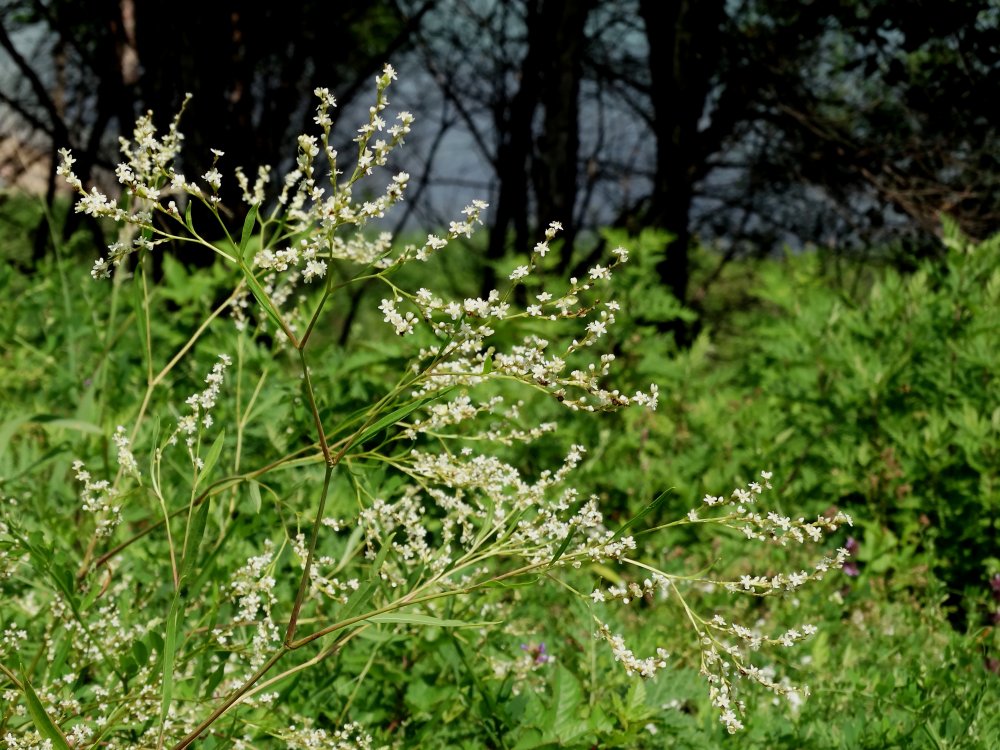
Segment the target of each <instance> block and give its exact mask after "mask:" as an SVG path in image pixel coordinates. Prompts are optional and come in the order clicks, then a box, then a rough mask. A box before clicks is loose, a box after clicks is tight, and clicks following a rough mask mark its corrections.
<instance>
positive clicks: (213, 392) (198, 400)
mask: <svg viewBox="0 0 1000 750" xmlns="http://www.w3.org/2000/svg"><path fill="white" fill-rule="evenodd" d="M232 363H233V360H232V358H231V357H230V356H229V355H228V354H220V355H219V361H218V362H216V363H215V364H214V365H213V366H212V371H211V372H210V373H208V375H206V376H205V382H206V383H207V384H208V386H207V387H206V388H205V389H204V390H202V391H200V392H198V393H193V394H191V395H190V396H188V397H187V398H186V399H185V400H184V403H185V404H187V405H188V407H189V408H190V409H191V412H190V413H189V414H185V415H184V416H182V417H181V418H180V419H178V420H177V429H176V430H175V431H174V433H173V434H172V435H171V436H170V438H169V440H168V441H167V442H168V444H169V445H174V444H176V442H177V436H178V435H183V437H184V444H185V445H186V446H187V449H188V454H189V455H190V457H191V463H192V464H193V465H194V466H195V467H196V468H197V469H199V470H201V469H202V468H204V466H205V462H204V461H203V460H202V459H201V457H200V456H198V454H197V447H198V438H199V436H200V434H201V431H202V430H207V429H208V428H210V427H211V426H212V425H213V424H214V419H213V417H212V409H213V408H215V403H216V400H217V399H218V398H219V393H220V392H221V390H222V384H223V381H224V380H225V372H226V368H227V367H229V366H230V365H231V364H232Z"/></svg>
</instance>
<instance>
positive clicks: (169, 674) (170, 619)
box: [160, 596, 181, 724]
mask: <svg viewBox="0 0 1000 750" xmlns="http://www.w3.org/2000/svg"><path fill="white" fill-rule="evenodd" d="M179 601H180V600H179V598H178V597H176V596H175V597H174V599H173V601H172V602H171V603H170V610H169V612H167V623H166V625H167V628H166V635H165V636H164V638H163V685H162V690H161V694H160V723H161V724H162V723H163V721H164V720H165V719H166V718H167V711H168V710H169V708H170V701H172V700H173V698H174V658H175V656H176V653H177V628H178V626H179V625H180V612H181V607H180V606H179Z"/></svg>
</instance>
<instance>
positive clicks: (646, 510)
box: [611, 487, 673, 541]
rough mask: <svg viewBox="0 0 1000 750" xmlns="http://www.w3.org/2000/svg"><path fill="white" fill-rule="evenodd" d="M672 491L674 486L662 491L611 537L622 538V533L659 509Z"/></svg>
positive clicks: (614, 538) (613, 538)
mask: <svg viewBox="0 0 1000 750" xmlns="http://www.w3.org/2000/svg"><path fill="white" fill-rule="evenodd" d="M672 491H673V488H672V487H671V488H670V489H666V490H664V491H663V492H661V493H660V494H659V495H657V496H656V498H655V499H654V500H653V502H651V503H650V504H649V505H647V506H646V507H645V508H643V509H642V510H640V511H639V512H638V513H636V514H635V515H634V516H632V518H630V519H629V520H628V521H626V522H625V523H623V524H622V525H621V526H620V527H619V529H618V531H616V532H615V533H614V536H612V537H611V540H612V541H614V540H616V539H620V538H621V536H622V534H624V533H625V532H626V531H628V530H629V529H631V528H632V527H633V526H636V525H637V524H638V523H639V522H640V521H642V520H643V519H644V518H645V517H646V516H648V515H649V514H650V513H652V512H653V511H655V510H657V509H658V508H659V507H660V506H661V505H663V502H664V501H665V500H666V499H667V495H668V494H670V492H672Z"/></svg>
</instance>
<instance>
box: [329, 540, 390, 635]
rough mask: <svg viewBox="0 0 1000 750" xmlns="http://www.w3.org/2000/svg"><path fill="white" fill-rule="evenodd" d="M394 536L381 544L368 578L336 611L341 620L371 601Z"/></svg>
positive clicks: (351, 615) (348, 617)
mask: <svg viewBox="0 0 1000 750" xmlns="http://www.w3.org/2000/svg"><path fill="white" fill-rule="evenodd" d="M394 538H395V536H393V537H390V538H389V539H386V540H385V543H384V544H383V545H382V549H380V550H379V551H378V555H376V557H375V561H374V562H373V563H372V567H371V570H370V571H369V572H368V579H367V580H366V581H365V582H364V583H362V584H361V586H359V587H358V590H357V591H355V592H354V593H353V594H351V596H350V598H349V599H348V600H347V604H345V605H344V608H343V609H342V610H341V611H340V612H339V613H338V617H340V619H341V620H347V619H350V618H351V617H354V614H355V613H356V612H358V611H360V610H361V608H362V607H364V606H365V605H367V604H368V602H370V601H371V598H372V597H373V596H374V595H375V590H376V589H377V588H378V584H379V581H380V580H381V578H380V576H379V571H380V570H382V566H383V565H384V564H385V560H386V558H387V557H388V556H389V550H390V549H391V548H392V540H393V539H394Z"/></svg>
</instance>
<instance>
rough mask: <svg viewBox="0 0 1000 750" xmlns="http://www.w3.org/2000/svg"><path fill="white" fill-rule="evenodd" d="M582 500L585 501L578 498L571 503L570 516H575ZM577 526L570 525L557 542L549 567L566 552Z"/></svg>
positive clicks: (581, 504) (582, 502)
mask: <svg viewBox="0 0 1000 750" xmlns="http://www.w3.org/2000/svg"><path fill="white" fill-rule="evenodd" d="M584 502H586V501H584V500H579V501H577V502H576V503H574V504H573V507H572V508H570V511H569V517H570V518H575V517H576V514H577V513H579V512H580V508H582V507H583V504H584ZM578 528H579V527H578V526H571V527H570V529H569V532H568V533H567V534H566V537H565V538H564V539H563V540H562V542H561V543H560V544H559V548H558V549H557V550H556V553H555V554H554V555H553V556H552V559H551V560H550V561H549V567H550V568H551V567H552V566H553V565H555V564H556V563H557V562H559V558H560V557H562V556H563V554H564V553H565V552H566V550H567V549H568V548H569V543H570V542H571V541H573V537H574V536H576V532H577V529H578Z"/></svg>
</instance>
